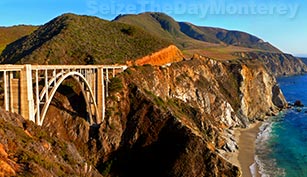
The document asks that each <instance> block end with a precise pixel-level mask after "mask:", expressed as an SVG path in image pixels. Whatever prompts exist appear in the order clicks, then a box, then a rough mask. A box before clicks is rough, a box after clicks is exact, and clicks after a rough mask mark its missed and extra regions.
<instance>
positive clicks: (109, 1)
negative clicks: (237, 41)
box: [0, 0, 307, 57]
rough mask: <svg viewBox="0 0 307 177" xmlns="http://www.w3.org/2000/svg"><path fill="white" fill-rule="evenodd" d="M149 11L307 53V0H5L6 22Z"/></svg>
mask: <svg viewBox="0 0 307 177" xmlns="http://www.w3.org/2000/svg"><path fill="white" fill-rule="evenodd" d="M148 11H151V12H164V13H166V14H168V15H170V16H172V17H173V18H174V19H175V20H177V21H185V22H191V23H193V24H196V25H199V26H212V27H220V28H225V29H229V30H239V31H244V32H248V33H250V34H253V35H255V36H257V37H260V38H261V39H263V40H264V41H267V42H270V43H271V44H273V45H274V46H276V47H277V48H279V49H281V50H282V51H283V52H286V53H291V54H293V55H296V56H305V57H307V45H306V43H305V42H306V41H307V1H306V0H188V1H184V0H168V1H166V0H156V1H154V0H126V1H125V0H43V1H39V0H26V1H25V0H0V26H13V25H19V24H31V25H42V24H45V23H47V22H48V21H50V20H51V19H53V18H55V17H57V16H59V15H61V14H63V13H76V14H80V15H91V16H98V17H100V18H103V19H107V20H112V19H114V18H115V17H116V16H117V15H119V14H137V13H142V12H148Z"/></svg>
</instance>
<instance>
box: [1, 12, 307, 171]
mask: <svg viewBox="0 0 307 177" xmlns="http://www.w3.org/2000/svg"><path fill="white" fill-rule="evenodd" d="M178 48H180V49H181V50H179V49H178ZM181 51H182V52H181ZM187 56H193V57H187ZM184 57H185V59H183V58H184ZM0 59H1V62H2V63H13V64H15V63H16V64H23V63H31V64H36V63H38V64H127V65H129V66H130V67H128V69H127V70H125V71H124V72H122V73H119V74H117V75H116V77H114V78H112V79H110V81H109V83H108V85H109V87H108V91H109V93H108V97H106V112H105V113H106V117H105V119H104V121H103V122H102V123H101V124H99V125H90V124H89V123H88V122H87V121H86V111H85V107H86V103H85V101H84V98H83V94H82V91H81V89H80V85H79V84H78V83H77V81H75V80H74V79H73V78H68V79H67V80H65V81H64V82H63V84H62V85H61V86H60V87H59V89H58V92H57V93H56V94H55V97H54V99H53V100H52V101H51V106H50V108H49V109H48V112H47V115H46V119H45V121H44V122H43V125H42V126H41V127H38V126H36V125H34V123H33V122H29V121H26V120H24V119H23V118H22V117H20V116H17V115H15V114H10V113H7V112H5V111H3V110H0V176H1V175H2V173H3V172H4V174H9V175H16V176H64V175H68V176H105V177H117V176H119V177H129V176H149V177H151V176H153V177H154V176H166V177H173V176H186V177H199V176H201V177H205V176H213V177H218V176H234V177H239V176H241V170H240V168H239V167H238V164H236V162H235V161H232V160H231V158H229V157H231V156H232V155H233V152H236V151H238V148H239V147H238V145H237V142H236V140H235V139H234V129H235V128H246V127H248V126H249V125H250V124H252V123H253V122H255V121H257V120H266V119H267V118H268V117H270V116H274V115H277V114H278V113H279V112H280V111H281V110H283V109H284V108H285V107H286V106H287V103H286V100H285V98H284V96H283V94H282V92H281V90H280V88H279V86H278V83H277V82H276V79H275V77H274V75H287V74H297V73H303V72H306V71H307V67H306V65H304V64H303V63H302V62H301V60H299V59H298V58H295V57H293V56H291V55H288V54H283V53H282V52H280V51H279V50H278V49H276V48H275V47H274V46H272V45H270V44H269V43H266V42H263V41H262V40H261V39H259V38H257V37H255V36H253V35H249V34H247V33H244V32H237V31H228V30H224V29H218V28H209V27H199V26H196V25H193V24H190V23H186V22H184V23H181V22H176V21H175V20H174V19H172V18H171V17H169V16H167V15H165V14H161V13H143V14H139V15H124V16H118V17H117V18H116V19H115V20H113V21H111V22H110V21H106V20H102V19H99V18H97V17H89V16H79V15H74V14H64V15H61V16H59V17H57V18H55V19H53V20H51V21H50V22H48V23H46V24H45V25H43V26H40V27H39V28H38V29H37V30H35V31H34V32H32V33H31V34H29V35H27V36H24V37H22V38H20V39H18V40H17V41H14V42H13V43H11V44H9V45H7V47H6V48H5V50H4V51H3V53H2V54H1V56H0ZM166 64H167V65H166ZM0 90H1V89H0ZM2 97H3V96H2ZM76 104H77V106H76Z"/></svg>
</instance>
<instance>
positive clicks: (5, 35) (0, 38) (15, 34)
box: [0, 25, 38, 54]
mask: <svg viewBox="0 0 307 177" xmlns="http://www.w3.org/2000/svg"><path fill="white" fill-rule="evenodd" d="M37 28H38V27H36V26H29V25H18V26H12V27H0V54H1V52H2V51H3V50H4V49H5V47H6V45H8V44H10V43H12V42H14V41H16V40H17V39H19V38H21V37H23V36H26V35H28V34H30V33H32V32H33V31H34V30H36V29H37Z"/></svg>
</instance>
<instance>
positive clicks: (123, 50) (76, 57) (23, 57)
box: [0, 14, 171, 64]
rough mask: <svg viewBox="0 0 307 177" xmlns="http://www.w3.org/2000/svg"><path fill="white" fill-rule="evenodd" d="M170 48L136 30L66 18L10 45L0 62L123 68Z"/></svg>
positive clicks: (92, 19) (166, 43)
mask: <svg viewBox="0 0 307 177" xmlns="http://www.w3.org/2000/svg"><path fill="white" fill-rule="evenodd" d="M170 44H171V42H170V41H167V40H163V39H160V38H157V37H156V36H154V35H151V34H150V33H148V32H146V31H144V30H142V29H141V28H138V27H135V26H131V25H127V24H123V23H118V22H109V21H106V20H102V19H99V18H96V17H89V16H78V15H74V14H64V15H62V16H59V17H57V18H55V19H53V20H51V21H50V22H48V23H47V24H45V25H43V26H41V27H39V28H38V29H37V30H36V31H34V32H33V33H31V34H30V35H28V36H25V37H23V38H21V39H19V40H17V41H15V42H13V43H11V44H10V45H8V46H7V47H6V48H5V50H4V51H3V53H2V55H1V56H0V59H1V61H2V63H38V64H102V63H104V64H110V63H113V64H115V63H116V64H120V63H121V64H124V63H125V62H126V61H130V60H134V59H137V58H142V57H144V56H146V55H149V54H151V53H153V52H157V51H159V50H161V49H163V48H166V47H168V46H169V45H170Z"/></svg>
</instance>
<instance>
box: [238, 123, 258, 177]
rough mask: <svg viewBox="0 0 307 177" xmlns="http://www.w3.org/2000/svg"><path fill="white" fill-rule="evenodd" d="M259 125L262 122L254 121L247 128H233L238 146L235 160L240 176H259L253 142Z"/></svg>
mask: <svg viewBox="0 0 307 177" xmlns="http://www.w3.org/2000/svg"><path fill="white" fill-rule="evenodd" d="M261 125H262V122H256V123H254V124H251V125H250V127H249V128H246V129H236V130H235V138H236V141H237V143H238V146H239V151H238V154H237V160H238V161H237V162H238V165H239V167H240V169H241V171H242V177H261V175H260V173H259V168H258V165H257V164H256V162H255V153H256V144H255V143H256V138H257V135H258V133H259V132H260V130H259V128H260V126H261ZM251 167H252V168H251ZM252 173H253V174H252Z"/></svg>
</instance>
